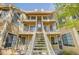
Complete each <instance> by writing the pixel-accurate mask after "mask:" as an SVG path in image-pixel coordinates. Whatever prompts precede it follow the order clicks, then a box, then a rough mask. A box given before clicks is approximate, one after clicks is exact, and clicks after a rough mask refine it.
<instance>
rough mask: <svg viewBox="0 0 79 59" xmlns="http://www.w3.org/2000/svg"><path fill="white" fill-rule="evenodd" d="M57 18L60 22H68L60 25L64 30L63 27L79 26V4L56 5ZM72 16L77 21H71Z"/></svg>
mask: <svg viewBox="0 0 79 59" xmlns="http://www.w3.org/2000/svg"><path fill="white" fill-rule="evenodd" d="M56 9H57V11H56V17H57V19H58V20H62V18H64V19H65V20H66V21H65V23H64V24H62V23H60V24H59V25H58V28H62V27H63V26H65V27H67V28H73V27H75V26H78V25H79V20H78V19H79V4H77V3H76V4H75V3H74V4H66V3H63V4H56ZM71 16H75V17H76V20H75V19H70V17H71Z"/></svg>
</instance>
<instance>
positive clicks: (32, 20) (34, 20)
mask: <svg viewBox="0 0 79 59" xmlns="http://www.w3.org/2000/svg"><path fill="white" fill-rule="evenodd" d="M23 22H36V19H30V20H29V19H26V20H23Z"/></svg>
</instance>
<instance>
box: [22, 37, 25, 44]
mask: <svg viewBox="0 0 79 59" xmlns="http://www.w3.org/2000/svg"><path fill="white" fill-rule="evenodd" d="M21 42H22V44H23V45H24V44H25V37H21Z"/></svg>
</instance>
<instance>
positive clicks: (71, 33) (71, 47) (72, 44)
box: [59, 16, 79, 54]
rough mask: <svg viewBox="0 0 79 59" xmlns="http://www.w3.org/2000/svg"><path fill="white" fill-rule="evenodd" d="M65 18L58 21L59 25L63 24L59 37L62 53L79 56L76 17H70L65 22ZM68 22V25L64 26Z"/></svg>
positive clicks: (78, 22) (77, 21)
mask: <svg viewBox="0 0 79 59" xmlns="http://www.w3.org/2000/svg"><path fill="white" fill-rule="evenodd" d="M66 18H68V17H65V18H64V19H63V18H62V20H59V24H63V26H62V27H61V28H60V36H61V39H62V47H63V49H62V50H64V51H67V52H71V53H75V54H79V26H78V24H79V20H78V17H75V16H70V17H69V18H68V19H67V20H66ZM68 21H71V22H69V24H66V23H67V22H68Z"/></svg>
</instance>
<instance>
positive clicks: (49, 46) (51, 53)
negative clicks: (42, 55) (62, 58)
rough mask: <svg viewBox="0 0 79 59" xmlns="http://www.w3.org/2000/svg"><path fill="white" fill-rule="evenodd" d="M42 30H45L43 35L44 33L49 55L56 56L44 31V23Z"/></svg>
mask: <svg viewBox="0 0 79 59" xmlns="http://www.w3.org/2000/svg"><path fill="white" fill-rule="evenodd" d="M42 30H43V33H44V38H45V42H46V46H47V49H48V52H49V55H55V52H54V50H53V48H52V46H51V43H50V42H49V39H48V37H47V36H46V32H45V30H44V26H43V23H42Z"/></svg>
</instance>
